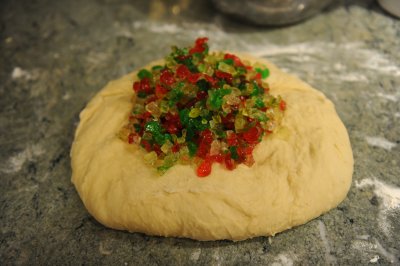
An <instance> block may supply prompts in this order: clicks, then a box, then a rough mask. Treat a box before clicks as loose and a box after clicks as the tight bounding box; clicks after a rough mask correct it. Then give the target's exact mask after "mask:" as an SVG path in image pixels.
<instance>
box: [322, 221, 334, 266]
mask: <svg viewBox="0 0 400 266" xmlns="http://www.w3.org/2000/svg"><path fill="white" fill-rule="evenodd" d="M318 230H319V234H320V236H321V240H322V244H323V245H324V248H325V260H326V263H327V264H329V265H332V264H335V263H336V258H335V257H334V256H332V254H331V247H330V244H329V241H328V238H327V236H326V227H325V224H324V223H323V222H322V221H320V220H318Z"/></svg>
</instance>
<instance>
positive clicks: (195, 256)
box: [190, 248, 201, 261]
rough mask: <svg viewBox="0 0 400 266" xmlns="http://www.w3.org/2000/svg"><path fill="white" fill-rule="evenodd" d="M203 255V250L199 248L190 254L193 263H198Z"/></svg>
mask: <svg viewBox="0 0 400 266" xmlns="http://www.w3.org/2000/svg"><path fill="white" fill-rule="evenodd" d="M200 255H201V249H200V248H197V249H196V250H195V251H193V252H192V254H190V260H192V261H198V260H199V258H200Z"/></svg>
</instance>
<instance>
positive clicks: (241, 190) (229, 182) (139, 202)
mask: <svg viewBox="0 0 400 266" xmlns="http://www.w3.org/2000/svg"><path fill="white" fill-rule="evenodd" d="M239 56H240V57H241V58H243V59H246V60H249V61H252V62H255V61H258V62H261V63H264V64H265V65H267V66H268V67H269V69H270V73H271V75H270V77H269V78H268V79H267V81H268V83H269V85H270V87H271V94H273V95H281V96H282V98H283V99H284V100H285V101H286V103H287V109H286V111H285V114H284V118H283V121H282V124H281V126H280V127H279V130H277V131H276V132H275V133H274V134H272V135H269V136H267V137H265V138H264V140H263V141H262V142H261V143H260V144H258V145H257V147H256V148H255V150H254V159H255V164H254V165H253V166H252V167H247V166H245V165H243V164H240V165H238V167H237V168H236V169H235V170H233V171H228V170H225V169H224V168H222V167H221V166H220V165H219V164H214V165H213V170H212V172H211V174H210V175H209V176H207V177H205V178H199V177H197V176H196V173H195V170H194V168H193V166H188V165H179V164H178V165H175V166H173V167H172V168H171V169H169V170H168V171H167V172H166V173H165V174H164V175H162V176H159V175H158V174H157V173H156V171H155V170H154V169H152V168H150V167H148V166H146V165H145V164H144V163H143V159H142V157H143V151H141V150H140V149H139V148H138V147H135V146H134V145H128V144H127V143H125V142H123V141H122V140H120V139H119V138H118V137H117V133H118V132H119V130H120V129H121V127H122V126H123V125H125V123H126V122H127V117H128V116H129V113H130V111H131V108H132V103H131V98H132V95H133V90H132V83H133V80H134V79H136V73H132V74H129V75H126V76H124V77H122V78H121V79H118V80H115V81H112V82H110V83H109V84H108V85H107V86H106V87H105V88H104V89H103V90H101V91H100V92H99V93H98V94H97V95H96V96H95V97H94V98H93V99H92V100H91V101H90V102H89V104H88V105H87V106H86V108H85V109H84V110H83V111H82V113H81V114H80V124H79V126H78V128H77V130H76V134H75V140H74V143H73V146H72V150H71V157H72V159H71V161H72V170H73V175H72V182H73V183H74V185H75V187H76V189H77V190H78V193H79V195H80V197H81V199H82V201H83V203H84V204H85V206H86V208H87V209H88V211H89V212H90V213H91V214H92V215H93V216H94V217H95V218H96V219H97V220H98V221H99V222H101V223H102V224H104V225H106V226H108V227H111V228H115V229H121V230H128V231H131V232H142V233H146V234H150V235H160V236H176V237H188V238H193V239H198V240H216V239H232V240H243V239H247V238H251V237H255V236H267V235H274V234H276V233H278V232H281V231H283V230H286V229H289V228H291V227H293V226H296V225H300V224H303V223H306V222H307V221H309V220H311V219H313V218H315V217H317V216H319V215H321V214H322V213H324V212H327V211H328V210H330V209H332V208H334V207H336V206H337V205H338V204H339V203H340V202H341V201H342V200H343V199H344V198H345V197H346V194H347V192H348V190H349V187H350V184H351V178H352V173H353V155H352V150H351V146H350V142H349V137H348V134H347V131H346V129H345V127H344V125H343V123H342V122H341V120H340V119H339V117H338V115H337V114H336V111H335V109H334V106H333V104H332V103H331V102H330V101H329V100H328V99H327V98H326V97H325V96H324V95H323V94H322V93H321V92H319V91H317V90H315V89H313V88H311V87H310V86H309V85H307V84H306V83H304V82H302V81H300V80H299V79H297V78H295V77H293V76H290V75H288V74H286V73H284V72H282V71H280V70H279V69H278V68H277V67H275V66H274V65H272V64H271V63H269V62H268V61H265V60H261V59H255V58H252V57H251V56H248V55H239ZM156 63H160V62H155V63H154V64H156Z"/></svg>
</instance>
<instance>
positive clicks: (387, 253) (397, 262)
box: [375, 239, 400, 266]
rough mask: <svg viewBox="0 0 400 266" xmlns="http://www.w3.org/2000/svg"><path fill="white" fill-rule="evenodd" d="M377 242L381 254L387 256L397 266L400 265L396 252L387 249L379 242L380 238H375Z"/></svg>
mask: <svg viewBox="0 0 400 266" xmlns="http://www.w3.org/2000/svg"><path fill="white" fill-rule="evenodd" d="M375 244H376V250H377V251H378V253H379V254H381V255H382V256H383V257H384V258H386V259H387V260H388V261H389V262H390V263H392V264H395V265H397V266H399V265H400V261H399V260H398V259H397V258H396V256H395V255H394V254H392V253H391V252H389V251H387V250H386V249H385V248H384V247H383V246H382V245H381V243H379V242H378V240H376V239H375Z"/></svg>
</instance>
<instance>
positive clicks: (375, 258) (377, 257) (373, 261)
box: [369, 255, 379, 263]
mask: <svg viewBox="0 0 400 266" xmlns="http://www.w3.org/2000/svg"><path fill="white" fill-rule="evenodd" d="M378 260H379V255H375V256H374V257H373V258H372V259H370V260H369V262H371V263H377V262H378Z"/></svg>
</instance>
